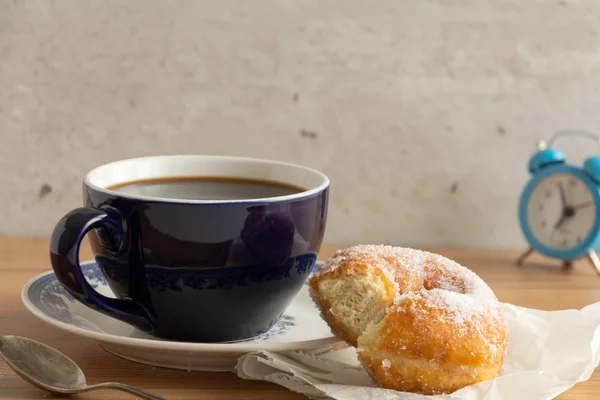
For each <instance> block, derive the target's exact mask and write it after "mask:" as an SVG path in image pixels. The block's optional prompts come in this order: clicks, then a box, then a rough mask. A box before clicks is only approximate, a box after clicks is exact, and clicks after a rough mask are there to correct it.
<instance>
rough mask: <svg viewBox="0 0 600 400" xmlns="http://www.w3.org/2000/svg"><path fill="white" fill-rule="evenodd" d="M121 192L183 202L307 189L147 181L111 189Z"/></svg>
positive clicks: (212, 180) (237, 181)
mask: <svg viewBox="0 0 600 400" xmlns="http://www.w3.org/2000/svg"><path fill="white" fill-rule="evenodd" d="M108 189H110V190H114V191H116V192H119V193H126V194H130V195H134V196H149V197H157V198H163V199H183V200H244V199H261V198H266V197H278V196H286V195H290V194H294V193H299V192H302V191H304V189H302V188H299V187H296V186H292V185H287V184H284V183H279V182H271V181H264V180H251V179H242V178H225V177H204V176H203V177H181V178H160V179H147V180H140V181H134V182H126V183H121V184H118V185H113V186H110V187H108Z"/></svg>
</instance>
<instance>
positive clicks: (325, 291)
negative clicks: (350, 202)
mask: <svg viewBox="0 0 600 400" xmlns="http://www.w3.org/2000/svg"><path fill="white" fill-rule="evenodd" d="M309 285H310V291H311V295H312V297H313V300H314V301H315V303H316V304H317V306H318V307H319V309H320V311H321V315H322V317H323V319H324V320H325V321H326V322H327V323H328V324H329V326H330V327H331V329H332V332H333V333H334V334H336V335H337V336H339V337H340V338H342V339H343V340H344V341H346V342H347V343H349V344H350V345H352V346H355V347H357V352H358V358H359V360H360V362H361V363H362V365H363V367H364V368H365V370H366V371H367V372H368V373H369V375H370V376H371V377H372V378H373V380H374V381H375V382H376V383H377V384H378V385H380V386H381V387H384V388H388V389H395V390H400V391H405V392H413V393H420V394H426V395H430V394H442V393H451V392H454V391H456V390H458V389H460V388H462V387H465V386H468V385H471V384H474V383H477V382H480V381H484V380H488V379H493V378H495V377H497V376H498V375H499V374H500V370H501V367H502V363H503V361H504V357H505V353H506V349H507V346H508V335H507V327H506V322H505V321H504V317H503V315H502V312H501V310H500V303H499V302H498V299H497V298H496V296H495V295H494V293H493V292H492V290H491V289H490V288H489V287H488V285H487V284H486V283H485V282H484V281H483V280H482V279H481V278H479V277H478V276H477V275H476V274H475V273H474V272H472V271H470V270H469V269H467V268H465V267H463V266H461V265H459V264H458V263H456V262H454V261H452V260H450V259H448V258H445V257H443V256H440V255H437V254H433V253H429V252H425V251H421V250H414V249H408V248H401V247H392V246H384V245H359V246H354V247H350V248H348V249H345V250H340V251H338V252H337V253H336V254H335V255H334V257H332V258H331V259H330V260H328V261H327V262H326V263H325V264H323V265H322V266H321V268H320V269H319V270H318V271H317V272H316V273H315V274H314V276H313V277H311V278H310V280H309Z"/></svg>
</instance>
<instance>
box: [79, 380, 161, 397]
mask: <svg viewBox="0 0 600 400" xmlns="http://www.w3.org/2000/svg"><path fill="white" fill-rule="evenodd" d="M92 389H117V390H121V391H123V392H127V393H131V394H134V395H136V396H138V397H140V398H142V399H145V400H167V399H165V398H164V397H160V396H157V395H155V394H152V393H148V392H145V391H143V390H141V389H138V388H134V387H133V386H129V385H126V384H124V383H117V382H106V383H98V384H97V385H90V386H88V387H86V389H85V390H86V391H88V390H92Z"/></svg>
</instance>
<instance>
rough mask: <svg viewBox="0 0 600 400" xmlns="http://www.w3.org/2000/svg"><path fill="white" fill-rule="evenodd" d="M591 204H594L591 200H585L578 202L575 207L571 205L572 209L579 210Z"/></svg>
mask: <svg viewBox="0 0 600 400" xmlns="http://www.w3.org/2000/svg"><path fill="white" fill-rule="evenodd" d="M592 204H594V203H593V202H592V201H586V202H585V203H581V204H578V205H576V206H575V207H573V210H579V209H580V208H585V207H589V206H591V205H592Z"/></svg>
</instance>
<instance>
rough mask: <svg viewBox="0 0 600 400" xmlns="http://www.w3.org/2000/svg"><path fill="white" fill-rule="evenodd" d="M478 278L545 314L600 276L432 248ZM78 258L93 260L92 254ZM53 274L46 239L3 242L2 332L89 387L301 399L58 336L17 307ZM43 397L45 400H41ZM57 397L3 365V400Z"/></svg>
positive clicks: (597, 297)
mask: <svg viewBox="0 0 600 400" xmlns="http://www.w3.org/2000/svg"><path fill="white" fill-rule="evenodd" d="M335 249H336V247H335V246H324V247H323V249H322V251H321V254H320V258H321V259H325V258H327V257H329V256H330V255H331V254H332V253H333V252H334V251H335ZM432 250H433V251H436V252H438V253H441V254H444V255H446V256H448V257H450V258H453V259H455V260H456V261H458V262H460V263H461V264H463V265H465V266H467V267H469V268H471V269H473V270H474V271H475V272H477V273H478V274H479V275H480V276H481V277H482V278H483V279H484V280H485V281H486V282H488V284H489V285H490V286H491V287H492V289H493V290H494V291H495V292H496V294H497V296H498V298H499V299H500V300H501V301H504V302H509V303H513V304H517V305H521V306H525V307H534V308H539V309H543V310H559V309H568V308H582V307H584V306H586V305H588V304H590V303H594V302H598V301H600V278H598V277H597V275H596V273H595V271H594V270H593V269H592V267H591V266H590V265H589V264H588V262H587V261H585V260H582V261H578V262H577V263H575V265H574V266H573V268H572V269H571V270H568V271H567V270H564V269H563V268H562V267H561V265H560V264H557V263H556V262H553V261H549V260H546V259H543V258H541V257H539V256H532V257H531V259H530V260H528V263H527V264H526V265H524V266H523V267H517V266H515V263H514V262H515V260H516V258H517V256H518V253H516V252H505V251H484V250H443V249H441V250H440V249H437V250H436V249H432ZM80 257H81V259H82V260H87V259H90V258H91V252H90V250H89V248H87V247H85V246H84V248H83V249H82V253H81V256H80ZM49 269H50V264H49V259H48V241H47V240H46V239H43V238H7V237H0V334H1V335H22V336H27V337H30V338H32V339H35V340H39V341H41V342H43V343H46V344H49V345H51V346H53V347H55V348H57V349H58V350H60V351H62V352H64V353H65V354H67V355H68V356H69V357H71V358H73V359H74V360H75V361H76V362H77V363H78V364H79V365H80V366H81V368H82V369H83V371H84V372H85V374H86V375H87V377H88V382H89V383H98V382H104V381H119V382H124V383H128V384H131V385H134V386H137V387H140V388H142V389H145V390H149V391H151V392H154V393H156V394H158V395H161V396H164V397H166V398H167V399H170V400H199V399H202V400H213V399H214V400H216V399H245V400H253V399H303V398H304V397H303V396H301V395H299V394H296V393H293V392H290V391H288V390H286V389H284V388H282V387H280V386H277V385H274V384H269V383H265V382H255V381H246V380H242V379H239V378H237V377H236V376H235V375H234V374H231V373H206V372H186V371H178V370H170V369H166V368H158V367H151V366H146V365H141V364H136V363H133V362H131V361H128V360H123V359H120V358H118V357H115V356H113V355H111V354H109V353H107V352H106V351H104V350H103V349H102V348H100V347H99V346H98V345H97V344H96V343H95V342H93V341H92V340H89V339H85V338H80V337H77V336H75V335H72V334H69V333H65V332H62V331H60V330H58V329H56V328H54V327H51V326H48V325H47V324H45V323H43V322H41V321H40V320H38V319H37V318H35V317H34V316H33V315H31V314H30V313H29V312H28V311H27V310H26V309H25V307H24V306H23V304H22V302H21V288H22V287H23V285H24V284H25V283H26V282H27V281H28V280H29V279H31V278H32V277H34V276H35V275H37V274H39V273H42V272H44V271H47V270H49ZM44 396H45V397H44ZM598 396H600V374H598V373H595V374H594V375H593V376H592V377H591V378H590V380H589V381H587V382H584V383H581V384H578V385H576V386H575V387H574V388H572V389H571V390H569V391H568V392H566V393H565V394H564V395H562V396H560V399H591V398H597V397H598ZM54 398H56V399H58V398H61V397H54V396H52V395H50V394H46V393H44V392H42V391H40V390H38V389H36V388H33V387H31V386H30V385H29V384H27V383H26V382H24V381H23V380H22V379H21V378H19V377H18V376H17V375H16V374H15V373H14V372H12V370H11V369H10V368H9V367H8V366H7V365H6V364H5V363H4V362H2V361H0V399H11V400H20V399H54ZM77 398H81V399H89V400H100V399H107V400H116V399H123V400H129V399H130V400H133V399H134V397H133V396H131V395H128V394H126V393H120V392H116V391H108V390H107V391H99V392H95V393H94V392H90V393H86V394H83V395H80V396H78V397H77Z"/></svg>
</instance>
